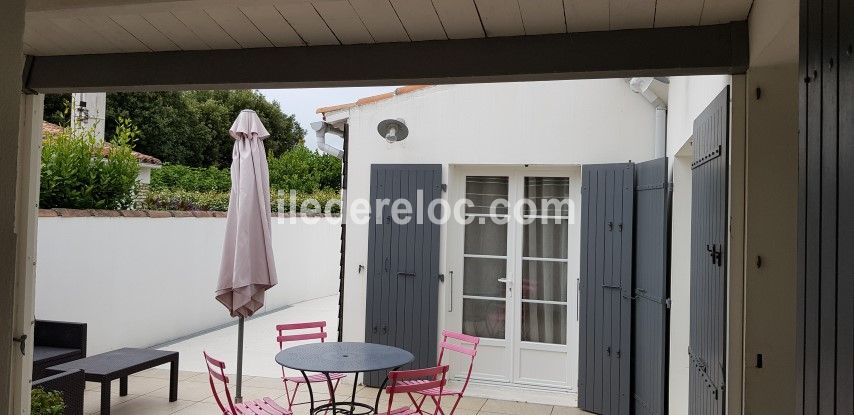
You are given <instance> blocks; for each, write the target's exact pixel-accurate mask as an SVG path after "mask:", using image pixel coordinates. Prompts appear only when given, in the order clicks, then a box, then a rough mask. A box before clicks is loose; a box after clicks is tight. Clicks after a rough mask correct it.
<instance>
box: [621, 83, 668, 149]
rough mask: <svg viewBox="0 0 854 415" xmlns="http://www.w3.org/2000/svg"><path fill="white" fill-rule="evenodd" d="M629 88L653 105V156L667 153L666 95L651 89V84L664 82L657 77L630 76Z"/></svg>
mask: <svg viewBox="0 0 854 415" xmlns="http://www.w3.org/2000/svg"><path fill="white" fill-rule="evenodd" d="M627 82H628V83H629V88H631V90H632V91H633V92H635V93H638V94H641V95H642V96H643V97H644V99H646V100H647V102H649V103H650V104H652V105H653V106H655V133H654V134H655V144H654V152H655V158H659V157H664V156H666V155H667V101H666V97H661V96H659V95H658V94H657V93H656V92H655V91H653V88H651V87H652V86H653V84H655V83H660V84H662V85H665V86H666V83H665V82H662V81H661V80H659V79H657V78H631V79H628V80H627Z"/></svg>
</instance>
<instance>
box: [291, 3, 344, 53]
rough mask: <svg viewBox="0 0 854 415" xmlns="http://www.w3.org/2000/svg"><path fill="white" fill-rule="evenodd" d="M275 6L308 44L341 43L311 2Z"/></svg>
mask: <svg viewBox="0 0 854 415" xmlns="http://www.w3.org/2000/svg"><path fill="white" fill-rule="evenodd" d="M276 8H277V9H278V10H279V12H281V13H282V16H284V17H285V19H287V21H288V22H290V24H291V26H293V28H294V30H296V32H297V33H298V34H299V36H300V37H301V38H302V39H303V40H304V41H305V43H307V44H308V45H309V46H320V45H338V44H341V42H340V41H339V39H338V38H337V37H336V36H335V33H333V32H332V29H330V28H329V26H328V25H327V24H326V22H325V21H324V20H323V18H322V17H320V14H318V12H317V10H316V9H315V8H314V6H313V5H312V4H311V3H308V2H297V3H280V4H278V5H276Z"/></svg>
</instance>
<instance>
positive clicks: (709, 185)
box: [688, 87, 729, 415]
mask: <svg viewBox="0 0 854 415" xmlns="http://www.w3.org/2000/svg"><path fill="white" fill-rule="evenodd" d="M728 144H729V87H727V88H726V89H724V90H723V91H722V92H721V93H720V94H719V95H718V96H717V97H716V98H715V99H714V100H713V101H712V103H711V104H709V106H708V107H707V108H706V109H705V110H704V111H703V112H702V113H701V114H700V115H699V116H698V117H697V119H696V120H694V144H693V147H694V161H693V163H692V164H691V169H692V177H691V181H692V189H691V329H690V340H689V351H688V353H689V355H690V360H691V368H690V385H689V394H690V396H689V408H690V413H691V414H704V415H706V414H707V415H717V414H723V413H724V408H725V405H724V403H725V398H726V397H725V394H724V390H725V385H724V381H725V380H726V327H727V322H726V303H727V300H726V298H727V291H726V288H727V273H726V269H727V267H726V262H727V261H726V241H727V190H728V184H727V178H728V166H727V146H728Z"/></svg>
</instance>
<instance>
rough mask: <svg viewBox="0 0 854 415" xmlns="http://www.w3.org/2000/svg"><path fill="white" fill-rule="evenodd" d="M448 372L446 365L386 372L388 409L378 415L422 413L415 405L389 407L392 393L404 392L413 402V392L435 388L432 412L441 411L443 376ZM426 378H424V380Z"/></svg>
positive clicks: (392, 396) (392, 399) (392, 404)
mask: <svg viewBox="0 0 854 415" xmlns="http://www.w3.org/2000/svg"><path fill="white" fill-rule="evenodd" d="M447 373H448V365H445V366H436V367H428V368H426V369H415V370H397V371H391V372H388V381H389V386H388V387H386V392H387V393H388V410H387V411H386V412H381V413H379V415H413V414H422V413H424V412H423V411H422V410H421V409H420V408H418V407H417V406H416V407H415V408H411V407H409V406H404V407H401V408H397V409H391V408H392V406H394V395H395V394H397V393H405V394H407V395H408V396H409V399H410V400H411V401H413V402H415V398H414V397H413V396H412V394H413V393H424V392H425V391H429V390H436V391H438V393H437V394H436V400H435V401H434V402H436V410H435V411H434V412H433V413H434V414H438V413H440V412H441V410H442V409H441V406H440V404H441V402H442V391H443V390H444V388H445V384H446V383H447V380H446V379H445V376H446V375H447ZM425 379H426V380H425Z"/></svg>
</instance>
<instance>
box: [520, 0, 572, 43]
mask: <svg viewBox="0 0 854 415" xmlns="http://www.w3.org/2000/svg"><path fill="white" fill-rule="evenodd" d="M519 10H520V11H521V12H522V24H523V25H524V26H525V34H526V35H544V34H549V33H566V15H565V13H564V10H563V0H519Z"/></svg>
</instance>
